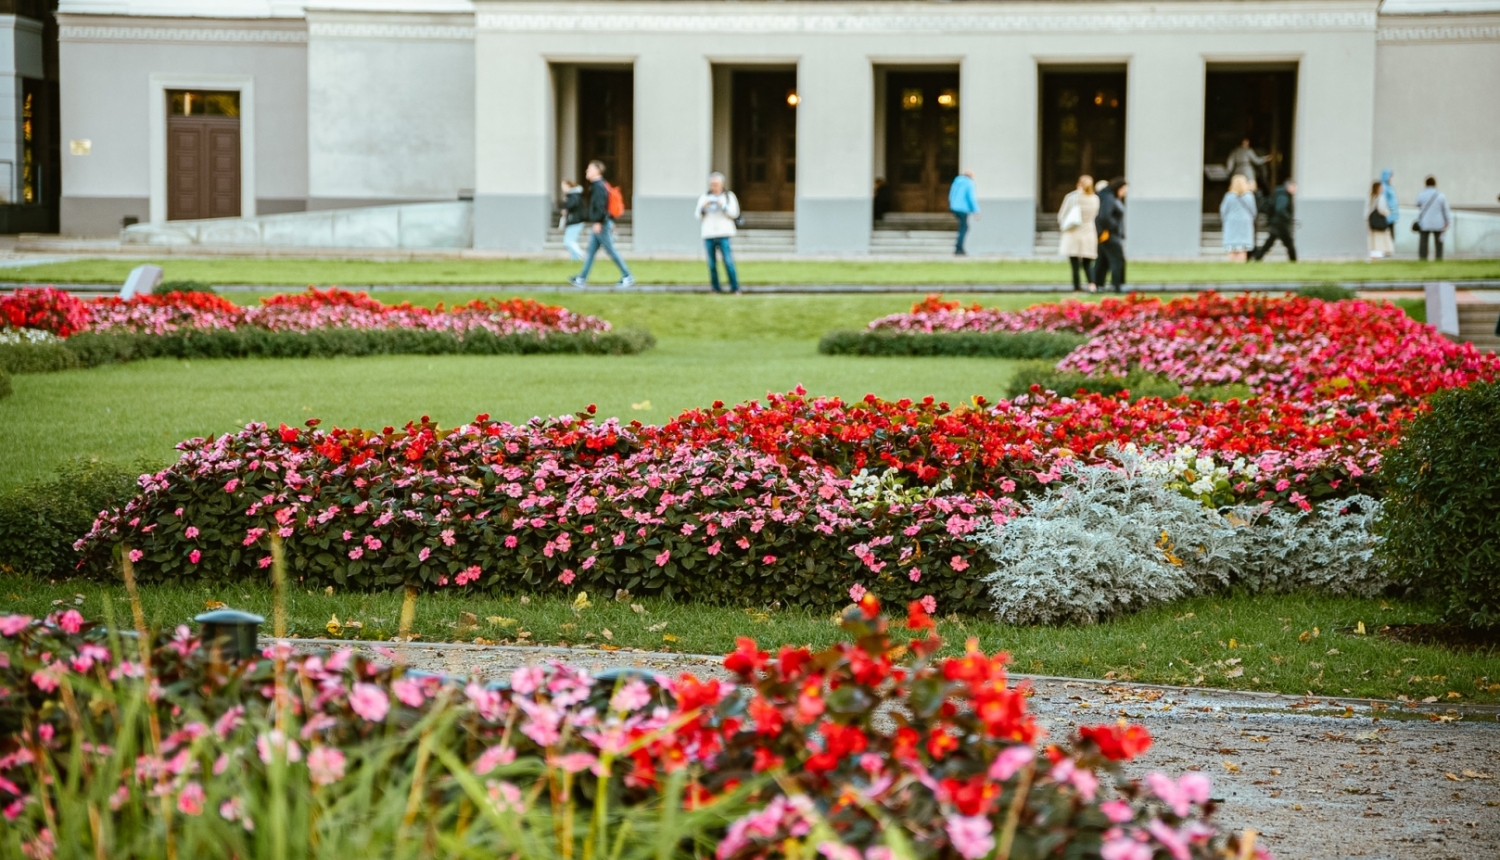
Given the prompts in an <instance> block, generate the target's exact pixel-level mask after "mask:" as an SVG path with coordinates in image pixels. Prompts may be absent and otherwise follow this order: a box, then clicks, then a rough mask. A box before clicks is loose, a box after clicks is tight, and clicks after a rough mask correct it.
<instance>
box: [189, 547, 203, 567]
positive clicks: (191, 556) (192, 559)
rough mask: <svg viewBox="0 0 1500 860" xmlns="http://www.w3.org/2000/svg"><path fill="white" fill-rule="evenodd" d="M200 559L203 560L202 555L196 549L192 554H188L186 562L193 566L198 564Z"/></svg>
mask: <svg viewBox="0 0 1500 860" xmlns="http://www.w3.org/2000/svg"><path fill="white" fill-rule="evenodd" d="M202 558H203V553H202V552H199V551H198V550H196V549H195V550H193V551H192V552H190V553H188V561H190V562H192V563H193V564H197V563H198V562H199V560H200V559H202Z"/></svg>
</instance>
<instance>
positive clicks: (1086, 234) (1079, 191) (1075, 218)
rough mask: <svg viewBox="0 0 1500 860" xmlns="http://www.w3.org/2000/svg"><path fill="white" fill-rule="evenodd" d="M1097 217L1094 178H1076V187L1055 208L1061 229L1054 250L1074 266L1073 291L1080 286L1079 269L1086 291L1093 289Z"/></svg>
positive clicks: (1097, 244)
mask: <svg viewBox="0 0 1500 860" xmlns="http://www.w3.org/2000/svg"><path fill="white" fill-rule="evenodd" d="M1098 216H1099V195H1097V194H1095V193H1094V177H1092V176H1080V177H1078V187H1077V188H1075V189H1073V190H1072V191H1069V192H1068V196H1067V197H1064V198H1063V202H1062V207H1061V208H1059V209H1058V210H1057V227H1058V229H1059V230H1061V231H1062V240H1061V241H1060V242H1058V245H1057V252H1058V253H1059V254H1062V255H1063V256H1064V257H1067V258H1068V264H1069V265H1070V266H1071V267H1072V269H1073V292H1075V293H1076V292H1078V291H1079V290H1081V289H1083V286H1082V284H1081V283H1080V282H1079V281H1080V278H1079V270H1080V269H1082V271H1083V278H1082V279H1083V280H1085V281H1087V282H1088V291H1089V292H1091V293H1092V292H1094V289H1095V287H1094V260H1096V259H1098V257H1099V233H1098V231H1097V230H1095V229H1094V219H1095V218H1097V217H1098Z"/></svg>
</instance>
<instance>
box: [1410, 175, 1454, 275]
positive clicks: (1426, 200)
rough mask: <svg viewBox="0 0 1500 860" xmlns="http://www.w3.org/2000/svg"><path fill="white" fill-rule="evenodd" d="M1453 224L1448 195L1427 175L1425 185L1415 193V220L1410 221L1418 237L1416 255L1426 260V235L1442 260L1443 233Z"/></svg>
mask: <svg viewBox="0 0 1500 860" xmlns="http://www.w3.org/2000/svg"><path fill="white" fill-rule="evenodd" d="M1452 225H1453V212H1452V211H1451V210H1449V208H1448V196H1447V195H1446V194H1444V193H1443V192H1441V191H1439V190H1438V187H1437V179H1436V178H1435V177H1432V176H1429V177H1427V187H1426V188H1423V189H1422V193H1421V194H1418V195H1417V220H1416V221H1414V222H1412V229H1414V230H1416V231H1417V233H1418V234H1419V236H1420V238H1419V239H1418V240H1417V256H1418V257H1420V258H1421V259H1422V261H1423V262H1426V260H1427V237H1428V236H1431V237H1432V240H1433V242H1434V243H1435V244H1436V245H1437V260H1438V262H1440V263H1441V262H1442V261H1443V234H1444V233H1445V232H1447V230H1448V228H1449V227H1450V226H1452Z"/></svg>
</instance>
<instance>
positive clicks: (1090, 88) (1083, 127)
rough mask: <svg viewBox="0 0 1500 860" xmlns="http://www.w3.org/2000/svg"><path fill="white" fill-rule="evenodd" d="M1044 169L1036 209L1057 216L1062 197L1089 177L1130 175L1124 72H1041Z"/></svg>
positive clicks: (1078, 70) (1042, 154) (1039, 177)
mask: <svg viewBox="0 0 1500 860" xmlns="http://www.w3.org/2000/svg"><path fill="white" fill-rule="evenodd" d="M1040 77H1041V95H1040V99H1041V105H1040V114H1041V130H1040V134H1041V147H1040V150H1039V151H1040V153H1041V164H1040V169H1039V171H1038V172H1039V176H1038V180H1039V185H1040V194H1038V196H1037V205H1038V207H1039V208H1040V210H1041V212H1042V214H1043V215H1047V214H1050V213H1055V212H1057V209H1058V207H1060V206H1061V205H1062V200H1063V197H1065V196H1066V195H1067V193H1068V192H1069V191H1072V190H1073V189H1074V188H1075V187H1077V185H1078V177H1079V176H1083V175H1089V176H1092V177H1094V179H1095V180H1096V181H1097V180H1101V179H1102V180H1108V179H1110V178H1111V177H1115V176H1120V175H1123V174H1124V173H1125V116H1126V113H1125V90H1126V74H1125V70H1124V69H1122V68H1111V67H1108V66H1105V67H1095V68H1059V69H1043V70H1042V72H1041V76H1040Z"/></svg>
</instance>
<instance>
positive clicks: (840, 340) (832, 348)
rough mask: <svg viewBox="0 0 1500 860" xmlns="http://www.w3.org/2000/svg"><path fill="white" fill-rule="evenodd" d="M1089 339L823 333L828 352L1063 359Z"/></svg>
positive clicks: (1027, 334) (1035, 334)
mask: <svg viewBox="0 0 1500 860" xmlns="http://www.w3.org/2000/svg"><path fill="white" fill-rule="evenodd" d="M1087 342H1088V337H1087V336H1086V335H1081V334H1073V333H1071V332H1057V331H1017V332H993V333H986V332H941V333H937V332H934V333H932V334H926V333H923V332H893V331H835V332H829V333H828V334H826V335H824V336H823V339H822V340H821V341H819V343H818V352H821V353H823V354H824V355H907V356H934V355H940V356H974V357H982V358H1062V357H1063V356H1065V355H1067V354H1068V353H1070V352H1072V351H1073V350H1074V349H1076V348H1078V347H1079V346H1082V345H1083V344H1084V343H1087Z"/></svg>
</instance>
